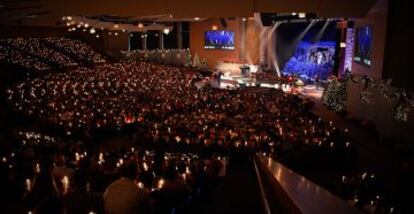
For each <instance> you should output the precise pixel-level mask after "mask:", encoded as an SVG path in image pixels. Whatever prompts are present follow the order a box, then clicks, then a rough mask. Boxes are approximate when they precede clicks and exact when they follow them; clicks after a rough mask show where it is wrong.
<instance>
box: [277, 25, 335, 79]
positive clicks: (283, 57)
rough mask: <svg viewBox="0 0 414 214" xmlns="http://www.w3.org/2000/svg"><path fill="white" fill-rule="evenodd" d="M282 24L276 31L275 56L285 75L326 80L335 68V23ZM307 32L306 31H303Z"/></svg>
mask: <svg viewBox="0 0 414 214" xmlns="http://www.w3.org/2000/svg"><path fill="white" fill-rule="evenodd" d="M309 25H310V23H308V22H306V23H305V22H303V23H283V24H281V25H280V26H279V27H278V28H277V29H276V56H277V60H278V63H279V66H280V69H281V70H282V73H284V74H297V75H299V76H302V77H306V78H314V77H315V76H318V77H319V78H321V79H326V78H327V77H328V76H329V75H331V74H332V72H333V71H334V70H335V68H336V61H337V60H336V58H337V50H338V44H339V43H338V40H339V36H340V34H339V30H338V29H337V28H336V22H328V23H327V22H326V21H319V22H316V23H315V24H313V25H311V26H312V27H310V28H308V26H309ZM307 28H308V30H306V29H307Z"/></svg>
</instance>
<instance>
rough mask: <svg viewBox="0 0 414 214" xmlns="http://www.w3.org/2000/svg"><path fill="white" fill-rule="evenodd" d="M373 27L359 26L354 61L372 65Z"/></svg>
mask: <svg viewBox="0 0 414 214" xmlns="http://www.w3.org/2000/svg"><path fill="white" fill-rule="evenodd" d="M371 59H372V27H371V26H365V27H360V28H357V32H356V38H355V56H354V61H355V62H357V63H360V64H363V65H366V66H371V64H372V62H371Z"/></svg>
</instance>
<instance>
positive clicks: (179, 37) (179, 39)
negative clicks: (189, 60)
mask: <svg viewBox="0 0 414 214" xmlns="http://www.w3.org/2000/svg"><path fill="white" fill-rule="evenodd" d="M177 48H178V49H182V48H183V26H182V23H181V22H177Z"/></svg>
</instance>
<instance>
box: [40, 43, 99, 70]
mask: <svg viewBox="0 0 414 214" xmlns="http://www.w3.org/2000/svg"><path fill="white" fill-rule="evenodd" d="M44 41H45V42H46V43H47V44H50V45H52V46H53V47H55V48H56V49H58V50H59V51H61V52H63V53H65V54H67V55H69V56H71V57H74V58H76V59H77V61H80V62H83V63H86V64H98V63H104V62H106V60H105V58H104V57H103V56H102V55H101V54H99V53H97V52H96V51H94V49H93V48H91V47H90V46H89V45H87V44H85V43H83V42H81V41H79V40H74V39H68V38H65V37H57V38H56V37H49V38H46V39H45V40H44Z"/></svg>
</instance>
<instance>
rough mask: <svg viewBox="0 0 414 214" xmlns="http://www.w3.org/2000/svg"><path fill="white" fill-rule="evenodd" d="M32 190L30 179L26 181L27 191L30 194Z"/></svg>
mask: <svg viewBox="0 0 414 214" xmlns="http://www.w3.org/2000/svg"><path fill="white" fill-rule="evenodd" d="M31 188H32V184H31V181H30V179H28V178H27V179H26V190H27V191H28V192H30V190H31Z"/></svg>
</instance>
